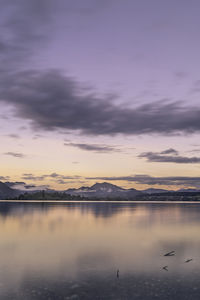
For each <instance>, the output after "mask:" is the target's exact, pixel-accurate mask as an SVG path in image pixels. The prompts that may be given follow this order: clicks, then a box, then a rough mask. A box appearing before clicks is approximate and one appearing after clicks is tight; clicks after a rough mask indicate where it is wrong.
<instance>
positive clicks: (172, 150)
mask: <svg viewBox="0 0 200 300" xmlns="http://www.w3.org/2000/svg"><path fill="white" fill-rule="evenodd" d="M160 153H161V154H176V155H178V151H177V150H175V149H173V148H169V149H166V150H164V151H162V152H160Z"/></svg>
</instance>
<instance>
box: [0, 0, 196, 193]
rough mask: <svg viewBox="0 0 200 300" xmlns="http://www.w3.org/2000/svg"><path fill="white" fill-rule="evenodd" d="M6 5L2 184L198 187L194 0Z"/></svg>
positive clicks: (1, 36)
mask: <svg viewBox="0 0 200 300" xmlns="http://www.w3.org/2000/svg"><path fill="white" fill-rule="evenodd" d="M0 5H1V11H0V181H2V182H8V181H9V182H10V184H11V185H12V184H13V186H15V187H16V186H19V185H24V186H25V187H26V188H27V189H28V188H33V189H34V188H36V187H42V188H47V187H48V188H54V189H58V190H65V189H67V188H69V187H79V186H82V185H86V186H89V185H92V184H94V183H95V182H103V181H107V182H110V183H113V184H117V185H120V186H122V187H125V188H137V189H145V188H149V187H154V188H166V189H175V190H177V189H180V188H200V141H199V133H200V104H199V96H200V74H199V64H198V62H199V53H200V39H199V28H200V19H199V10H200V2H199V1H198V0H191V1H187V0H168V1H164V0H151V1H149V0H84V1H82V0H76V1H74V0H56V1H55V0H16V1H12V0H0ZM16 182H17V183H16Z"/></svg>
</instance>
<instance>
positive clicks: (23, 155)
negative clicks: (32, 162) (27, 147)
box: [4, 152, 26, 158]
mask: <svg viewBox="0 0 200 300" xmlns="http://www.w3.org/2000/svg"><path fill="white" fill-rule="evenodd" d="M4 155H9V156H13V157H17V158H25V157H26V155H25V154H23V153H19V152H5V153H4Z"/></svg>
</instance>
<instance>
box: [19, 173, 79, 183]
mask: <svg viewBox="0 0 200 300" xmlns="http://www.w3.org/2000/svg"><path fill="white" fill-rule="evenodd" d="M21 178H22V179H23V180H28V181H29V180H31V181H42V180H44V179H52V180H69V179H70V180H77V179H80V178H81V176H78V175H74V176H68V175H62V174H57V173H51V174H43V175H39V176H37V175H34V174H32V173H25V174H23V175H22V177H21Z"/></svg>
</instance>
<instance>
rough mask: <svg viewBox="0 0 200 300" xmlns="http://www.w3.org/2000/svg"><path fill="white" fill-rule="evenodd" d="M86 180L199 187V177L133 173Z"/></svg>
mask: <svg viewBox="0 0 200 300" xmlns="http://www.w3.org/2000/svg"><path fill="white" fill-rule="evenodd" d="M86 179H88V180H107V181H125V182H134V183H137V184H144V185H150V186H151V185H163V186H186V187H200V177H189V176H188V177H187V176H167V177H153V176H149V175H133V176H119V177H117V176H116V177H88V178H86Z"/></svg>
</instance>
